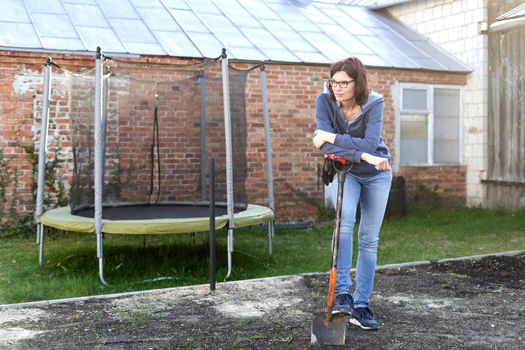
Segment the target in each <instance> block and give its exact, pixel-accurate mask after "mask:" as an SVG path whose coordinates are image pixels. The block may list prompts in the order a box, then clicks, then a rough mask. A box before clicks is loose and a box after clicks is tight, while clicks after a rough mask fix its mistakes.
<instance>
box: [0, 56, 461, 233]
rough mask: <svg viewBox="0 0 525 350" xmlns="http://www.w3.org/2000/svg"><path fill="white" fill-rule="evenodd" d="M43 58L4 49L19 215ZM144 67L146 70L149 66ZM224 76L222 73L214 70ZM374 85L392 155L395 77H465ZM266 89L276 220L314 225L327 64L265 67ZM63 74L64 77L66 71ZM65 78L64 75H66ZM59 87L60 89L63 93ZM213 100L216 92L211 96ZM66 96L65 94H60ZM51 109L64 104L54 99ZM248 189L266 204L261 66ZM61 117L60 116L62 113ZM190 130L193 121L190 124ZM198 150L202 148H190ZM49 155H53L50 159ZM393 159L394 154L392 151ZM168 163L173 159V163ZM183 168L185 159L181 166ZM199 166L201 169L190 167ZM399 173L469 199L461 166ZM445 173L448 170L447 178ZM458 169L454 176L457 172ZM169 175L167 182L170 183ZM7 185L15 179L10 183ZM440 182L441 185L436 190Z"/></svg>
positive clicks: (154, 61) (67, 160)
mask: <svg viewBox="0 0 525 350" xmlns="http://www.w3.org/2000/svg"><path fill="white" fill-rule="evenodd" d="M45 58H46V57H45V55H43V54H29V53H12V52H5V51H4V52H0V84H1V85H0V91H2V100H1V101H0V103H1V104H0V117H1V121H0V144H1V146H2V149H3V152H4V154H5V156H4V157H5V158H6V159H9V162H8V164H7V166H6V170H5V171H6V172H7V173H8V174H9V176H10V177H11V178H13V176H14V174H15V173H16V174H17V176H18V179H19V180H18V185H17V193H16V198H15V201H14V205H15V206H16V210H17V212H18V213H19V214H20V215H30V214H31V213H32V211H33V198H32V194H31V184H32V181H33V174H32V169H33V167H32V164H31V162H32V157H31V156H30V155H29V154H27V151H25V150H24V148H23V147H22V146H32V145H33V144H35V140H36V139H37V137H38V130H39V128H40V124H39V122H40V113H41V112H40V110H41V107H40V104H41V93H42V66H43V64H44V63H45ZM54 60H55V61H56V62H57V63H58V64H60V65H62V66H64V67H65V68H67V69H69V70H73V71H80V70H81V68H82V67H93V65H94V63H93V59H92V58H91V57H86V56H58V55H55V57H54ZM133 62H135V64H137V66H136V67H135V68H138V67H142V69H132V71H133V72H135V73H134V74H136V76H137V77H140V78H142V79H152V80H156V81H160V80H163V79H167V78H168V77H170V74H174V73H169V72H170V71H169V66H170V65H179V64H186V63H189V62H190V61H188V60H177V59H175V58H166V57H160V58H155V57H146V58H141V59H135V60H133ZM233 65H235V66H236V67H237V68H240V69H246V68H248V67H251V66H253V65H252V64H249V65H248V64H241V63H234V64H233ZM144 68H146V69H144ZM208 73H209V74H211V75H213V74H215V75H218V74H219V72H208ZM369 73H370V76H369V81H370V85H371V88H372V89H374V90H376V91H378V92H379V93H381V94H383V95H384V97H385V101H386V103H385V116H384V125H383V136H384V138H385V140H386V143H387V145H389V147H390V149H391V151H392V153H393V152H394V147H393V146H394V139H395V112H394V100H393V96H394V85H395V83H396V82H420V83H437V84H458V85H462V84H464V83H465V79H466V77H465V76H464V75H461V74H450V73H437V72H417V71H409V70H395V69H374V68H371V69H370V70H369ZM266 74H267V88H268V101H269V113H270V124H271V138H272V148H273V171H274V192H275V203H276V217H277V221H278V222H296V223H304V222H314V221H316V220H317V216H318V209H319V208H320V207H322V206H323V204H322V203H323V198H322V197H323V186H322V184H321V183H320V181H319V179H318V166H319V165H320V164H321V161H322V157H321V153H320V152H319V151H317V150H316V149H315V148H314V147H313V145H312V143H311V138H312V135H313V131H314V130H315V125H316V123H315V97H316V96H317V94H318V93H319V92H321V91H322V90H323V85H324V82H325V81H326V79H327V78H328V66H327V65H326V66H325V65H303V66H297V65H284V64H267V65H266ZM62 75H63V74H62ZM54 79H55V80H56V81H64V79H63V76H61V73H60V72H59V71H57V70H56V69H55V75H54ZM61 79H62V80H61ZM63 84H64V83H62V85H60V84H59V87H57V94H60V93H62V94H64V91H65V90H64V91H62V92H60V91H58V90H60V86H62V88H63V87H64V85H63ZM210 98H211V97H210ZM57 100H58V101H60V99H57ZM53 108H55V109H56V108H59V109H60V108H61V109H60V111H61V112H63V113H65V109H67V108H66V107H65V106H63V105H61V103H60V102H55V106H54V107H53ZM246 109H247V120H246V123H247V130H248V136H247V144H246V150H247V168H246V169H247V178H246V185H247V194H248V196H249V200H250V202H252V203H259V204H267V197H266V196H267V187H266V186H267V185H266V180H267V179H266V156H265V140H264V124H263V123H264V120H263V106H262V96H261V89H260V71H259V70H258V69H256V70H253V71H252V72H251V73H250V74H249V76H248V80H247V98H246ZM54 115H56V116H57V118H56V119H53V120H52V121H51V123H50V128H49V133H50V135H51V136H50V137H49V141H50V150H52V148H53V147H54V146H55V147H56V146H57V145H56V144H54V143H57V142H58V143H60V147H61V154H60V157H61V158H62V159H63V162H62V163H61V165H60V167H59V170H58V171H59V173H60V176H61V177H60V178H61V179H64V180H68V179H69V176H70V175H69V173H70V171H71V145H72V142H71V140H70V139H69V136H68V133H69V130H70V129H69V128H70V127H71V126H69V125H67V124H68V122H67V118H65V117H64V118H62V117H63V115H62V114H58V113H55V114H54ZM59 115H61V116H62V117H61V118H58V116H59ZM187 130H188V133H190V130H192V125H190V124H188V129H187ZM172 146H173V147H172V148H174V149H180V148H183V147H184V145H183V144H175V143H174V144H173V145H172ZM185 152H186V153H184V152H182V153H180V157H179V156H177V157H178V158H177V157H174V159H173V160H172V162H173V163H171V164H175V163H176V162H177V160H176V159H178V162H179V163H183V162H184V157H185V154H188V152H187V150H186V151H185ZM191 152H192V153H195V152H197V150H192V151H191ZM49 153H52V152H48V157H50V155H49ZM394 156H395V155H394ZM166 164H170V163H169V162H168V163H166ZM179 166H180V164H179ZM192 171H195V169H192ZM400 174H402V175H403V176H406V177H407V180H408V181H407V186H408V189H409V190H413V189H414V188H415V186H416V184H423V185H425V186H428V187H429V188H438V192H439V194H440V195H443V196H447V197H451V198H453V201H454V202H461V201H464V198H465V183H464V174H465V169H464V168H463V167H448V168H445V167H417V168H401V169H400ZM445 174H446V175H445ZM451 174H452V175H451ZM169 179H170V178H169V177H167V178H166V181H169ZM9 183H13V182H12V181H10V182H9ZM10 186H11V187H8V188H7V192H6V193H7V203H3V208H4V212H5V211H6V210H8V208H9V207H10V205H11V204H10V203H12V200H11V199H12V194H13V193H14V191H13V187H12V185H10ZM436 186H437V187H436Z"/></svg>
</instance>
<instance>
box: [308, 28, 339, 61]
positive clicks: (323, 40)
mask: <svg viewBox="0 0 525 350" xmlns="http://www.w3.org/2000/svg"><path fill="white" fill-rule="evenodd" d="M305 38H306V39H307V40H308V41H309V42H310V44H312V45H313V46H314V47H315V48H316V49H317V50H319V52H322V53H323V55H325V56H326V57H328V58H330V61H335V60H338V59H341V58H343V57H345V56H348V51H346V50H343V49H342V48H341V46H339V45H338V44H336V43H335V42H334V41H333V40H332V39H330V38H329V37H327V36H326V34H324V33H306V34H305Z"/></svg>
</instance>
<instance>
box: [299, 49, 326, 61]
mask: <svg viewBox="0 0 525 350" xmlns="http://www.w3.org/2000/svg"><path fill="white" fill-rule="evenodd" d="M294 54H295V55H296V56H297V57H299V58H300V59H301V61H303V62H311V63H325V64H326V63H327V62H329V61H330V58H328V57H327V56H325V55H323V54H322V53H320V52H310V51H297V50H295V51H294Z"/></svg>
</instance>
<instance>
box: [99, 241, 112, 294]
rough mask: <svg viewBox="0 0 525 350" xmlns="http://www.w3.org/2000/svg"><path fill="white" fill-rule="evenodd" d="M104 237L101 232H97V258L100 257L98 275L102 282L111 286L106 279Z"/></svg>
mask: <svg viewBox="0 0 525 350" xmlns="http://www.w3.org/2000/svg"><path fill="white" fill-rule="evenodd" d="M103 241H104V238H103V236H102V234H101V233H98V234H97V258H98V276H99V278H100V282H102V284H103V285H105V286H106V287H109V284H108V283H107V282H106V280H105V279H104V242H103Z"/></svg>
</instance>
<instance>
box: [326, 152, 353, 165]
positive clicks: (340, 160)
mask: <svg viewBox="0 0 525 350" xmlns="http://www.w3.org/2000/svg"><path fill="white" fill-rule="evenodd" d="M326 158H329V159H331V160H333V161H334V162H338V163H341V164H342V165H350V161H349V160H348V159H346V158H343V157H338V156H336V155H334V154H333V153H330V154H327V155H326Z"/></svg>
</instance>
